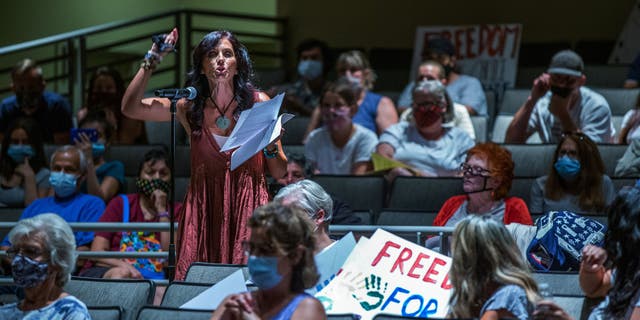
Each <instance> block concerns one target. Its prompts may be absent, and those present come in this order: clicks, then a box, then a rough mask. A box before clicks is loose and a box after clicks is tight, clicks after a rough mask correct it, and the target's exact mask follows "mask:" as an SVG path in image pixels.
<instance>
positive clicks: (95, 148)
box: [91, 142, 106, 158]
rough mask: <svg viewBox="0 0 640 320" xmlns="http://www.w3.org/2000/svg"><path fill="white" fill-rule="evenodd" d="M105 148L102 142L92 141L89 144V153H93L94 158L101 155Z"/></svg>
mask: <svg viewBox="0 0 640 320" xmlns="http://www.w3.org/2000/svg"><path fill="white" fill-rule="evenodd" d="M105 150H106V147H105V146H104V143H100V142H94V143H92V144H91V153H92V154H93V157H94V158H100V157H102V156H103V155H104V151H105Z"/></svg>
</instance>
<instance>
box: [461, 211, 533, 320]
mask: <svg viewBox="0 0 640 320" xmlns="http://www.w3.org/2000/svg"><path fill="white" fill-rule="evenodd" d="M452 253H453V258H452V264H451V270H450V271H449V279H450V280H451V284H452V286H453V293H452V295H451V298H450V303H449V305H450V309H449V317H451V318H476V317H478V318H482V319H507V318H508V319H514V318H515V319H520V320H528V319H530V318H531V314H532V313H533V310H534V305H535V303H536V302H537V301H538V300H539V295H538V286H537V285H536V282H535V280H534V279H533V278H532V276H531V273H530V271H529V268H528V266H527V265H526V263H525V262H524V261H523V260H522V257H521V255H520V254H519V252H518V248H517V247H516V244H515V242H514V241H513V238H512V237H511V235H510V234H509V232H508V231H507V229H506V228H505V227H504V225H502V223H500V222H497V221H495V220H493V219H491V218H488V217H481V216H470V217H467V218H465V219H463V220H462V221H460V222H459V223H458V225H457V226H456V228H455V230H454V231H453V243H452Z"/></svg>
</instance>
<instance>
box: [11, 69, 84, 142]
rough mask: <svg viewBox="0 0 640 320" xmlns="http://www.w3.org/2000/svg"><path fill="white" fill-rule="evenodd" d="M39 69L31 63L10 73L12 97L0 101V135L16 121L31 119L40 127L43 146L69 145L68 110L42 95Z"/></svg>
mask: <svg viewBox="0 0 640 320" xmlns="http://www.w3.org/2000/svg"><path fill="white" fill-rule="evenodd" d="M45 86H46V81H45V80H44V77H43V75H42V69H41V68H40V67H39V66H38V65H37V64H36V63H35V61H33V60H31V59H24V60H21V61H20V62H18V64H16V66H15V67H14V68H13V69H12V70H11V90H12V91H13V93H14V94H15V95H13V96H10V97H8V98H6V99H4V100H2V104H1V105H0V132H2V133H4V132H5V131H6V130H7V128H8V127H9V125H10V124H11V123H12V122H13V121H15V120H16V119H17V118H21V117H31V118H33V119H35V120H36V122H37V123H38V126H40V132H41V133H42V139H43V140H44V142H45V143H55V144H67V143H69V129H71V126H72V124H71V107H70V106H69V102H68V101H67V100H66V99H65V98H63V97H62V96H60V95H59V94H57V93H54V92H51V91H45Z"/></svg>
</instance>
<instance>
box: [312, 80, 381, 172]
mask: <svg viewBox="0 0 640 320" xmlns="http://www.w3.org/2000/svg"><path fill="white" fill-rule="evenodd" d="M359 93H360V90H358V87H357V86H355V85H353V84H351V83H350V82H348V81H346V80H345V79H341V80H339V81H338V82H337V83H335V84H330V85H329V86H328V87H327V88H326V89H325V90H324V93H323V95H322V99H321V100H320V110H321V113H322V119H323V123H324V126H322V127H321V128H319V129H316V130H314V131H312V132H311V134H309V138H308V140H307V143H306V144H305V156H306V157H307V159H308V160H309V161H311V163H312V164H313V166H314V167H315V168H316V170H317V173H320V174H354V175H360V174H364V173H365V172H366V171H367V168H368V167H369V163H370V160H371V153H373V151H374V150H375V146H376V144H377V143H378V138H377V137H376V135H375V133H373V132H371V131H370V130H367V129H366V128H364V127H362V126H360V125H359V124H356V123H353V121H352V117H353V115H354V114H355V113H356V111H357V110H358V104H357V103H358V96H359Z"/></svg>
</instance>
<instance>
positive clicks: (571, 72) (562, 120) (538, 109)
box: [505, 50, 615, 143]
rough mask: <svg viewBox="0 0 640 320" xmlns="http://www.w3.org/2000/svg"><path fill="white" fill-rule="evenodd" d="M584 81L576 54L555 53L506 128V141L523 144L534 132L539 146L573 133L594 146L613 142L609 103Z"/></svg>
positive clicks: (566, 51) (580, 62)
mask: <svg viewBox="0 0 640 320" xmlns="http://www.w3.org/2000/svg"><path fill="white" fill-rule="evenodd" d="M586 80H587V78H586V76H585V74H584V64H583V62H582V58H581V57H580V56H579V55H578V54H577V53H575V52H573V51H571V50H563V51H560V52H558V53H556V54H555V55H554V56H553V58H552V59H551V63H550V64H549V69H547V72H545V73H543V74H542V75H540V76H539V77H538V78H536V79H535V80H534V82H533V87H532V88H531V95H530V96H529V98H528V99H527V101H525V102H524V104H523V105H522V107H520V109H519V110H518V111H517V112H516V114H515V115H514V117H513V120H512V121H511V123H510V124H509V127H508V128H507V132H506V137H505V142H506V143H524V142H525V141H526V140H527V139H528V138H529V137H530V136H531V135H532V134H534V133H536V132H537V133H538V135H539V136H540V140H541V141H542V143H557V142H558V140H560V136H561V134H562V133H563V132H576V131H580V132H583V133H584V134H586V135H587V136H588V137H589V138H591V140H593V141H594V142H596V143H610V142H613V137H614V135H615V129H614V128H613V124H612V122H611V110H610V108H609V103H607V100H605V98H604V97H603V96H601V95H600V94H598V93H596V92H594V91H593V90H591V89H589V88H587V87H586V86H584V84H585V82H586Z"/></svg>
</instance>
